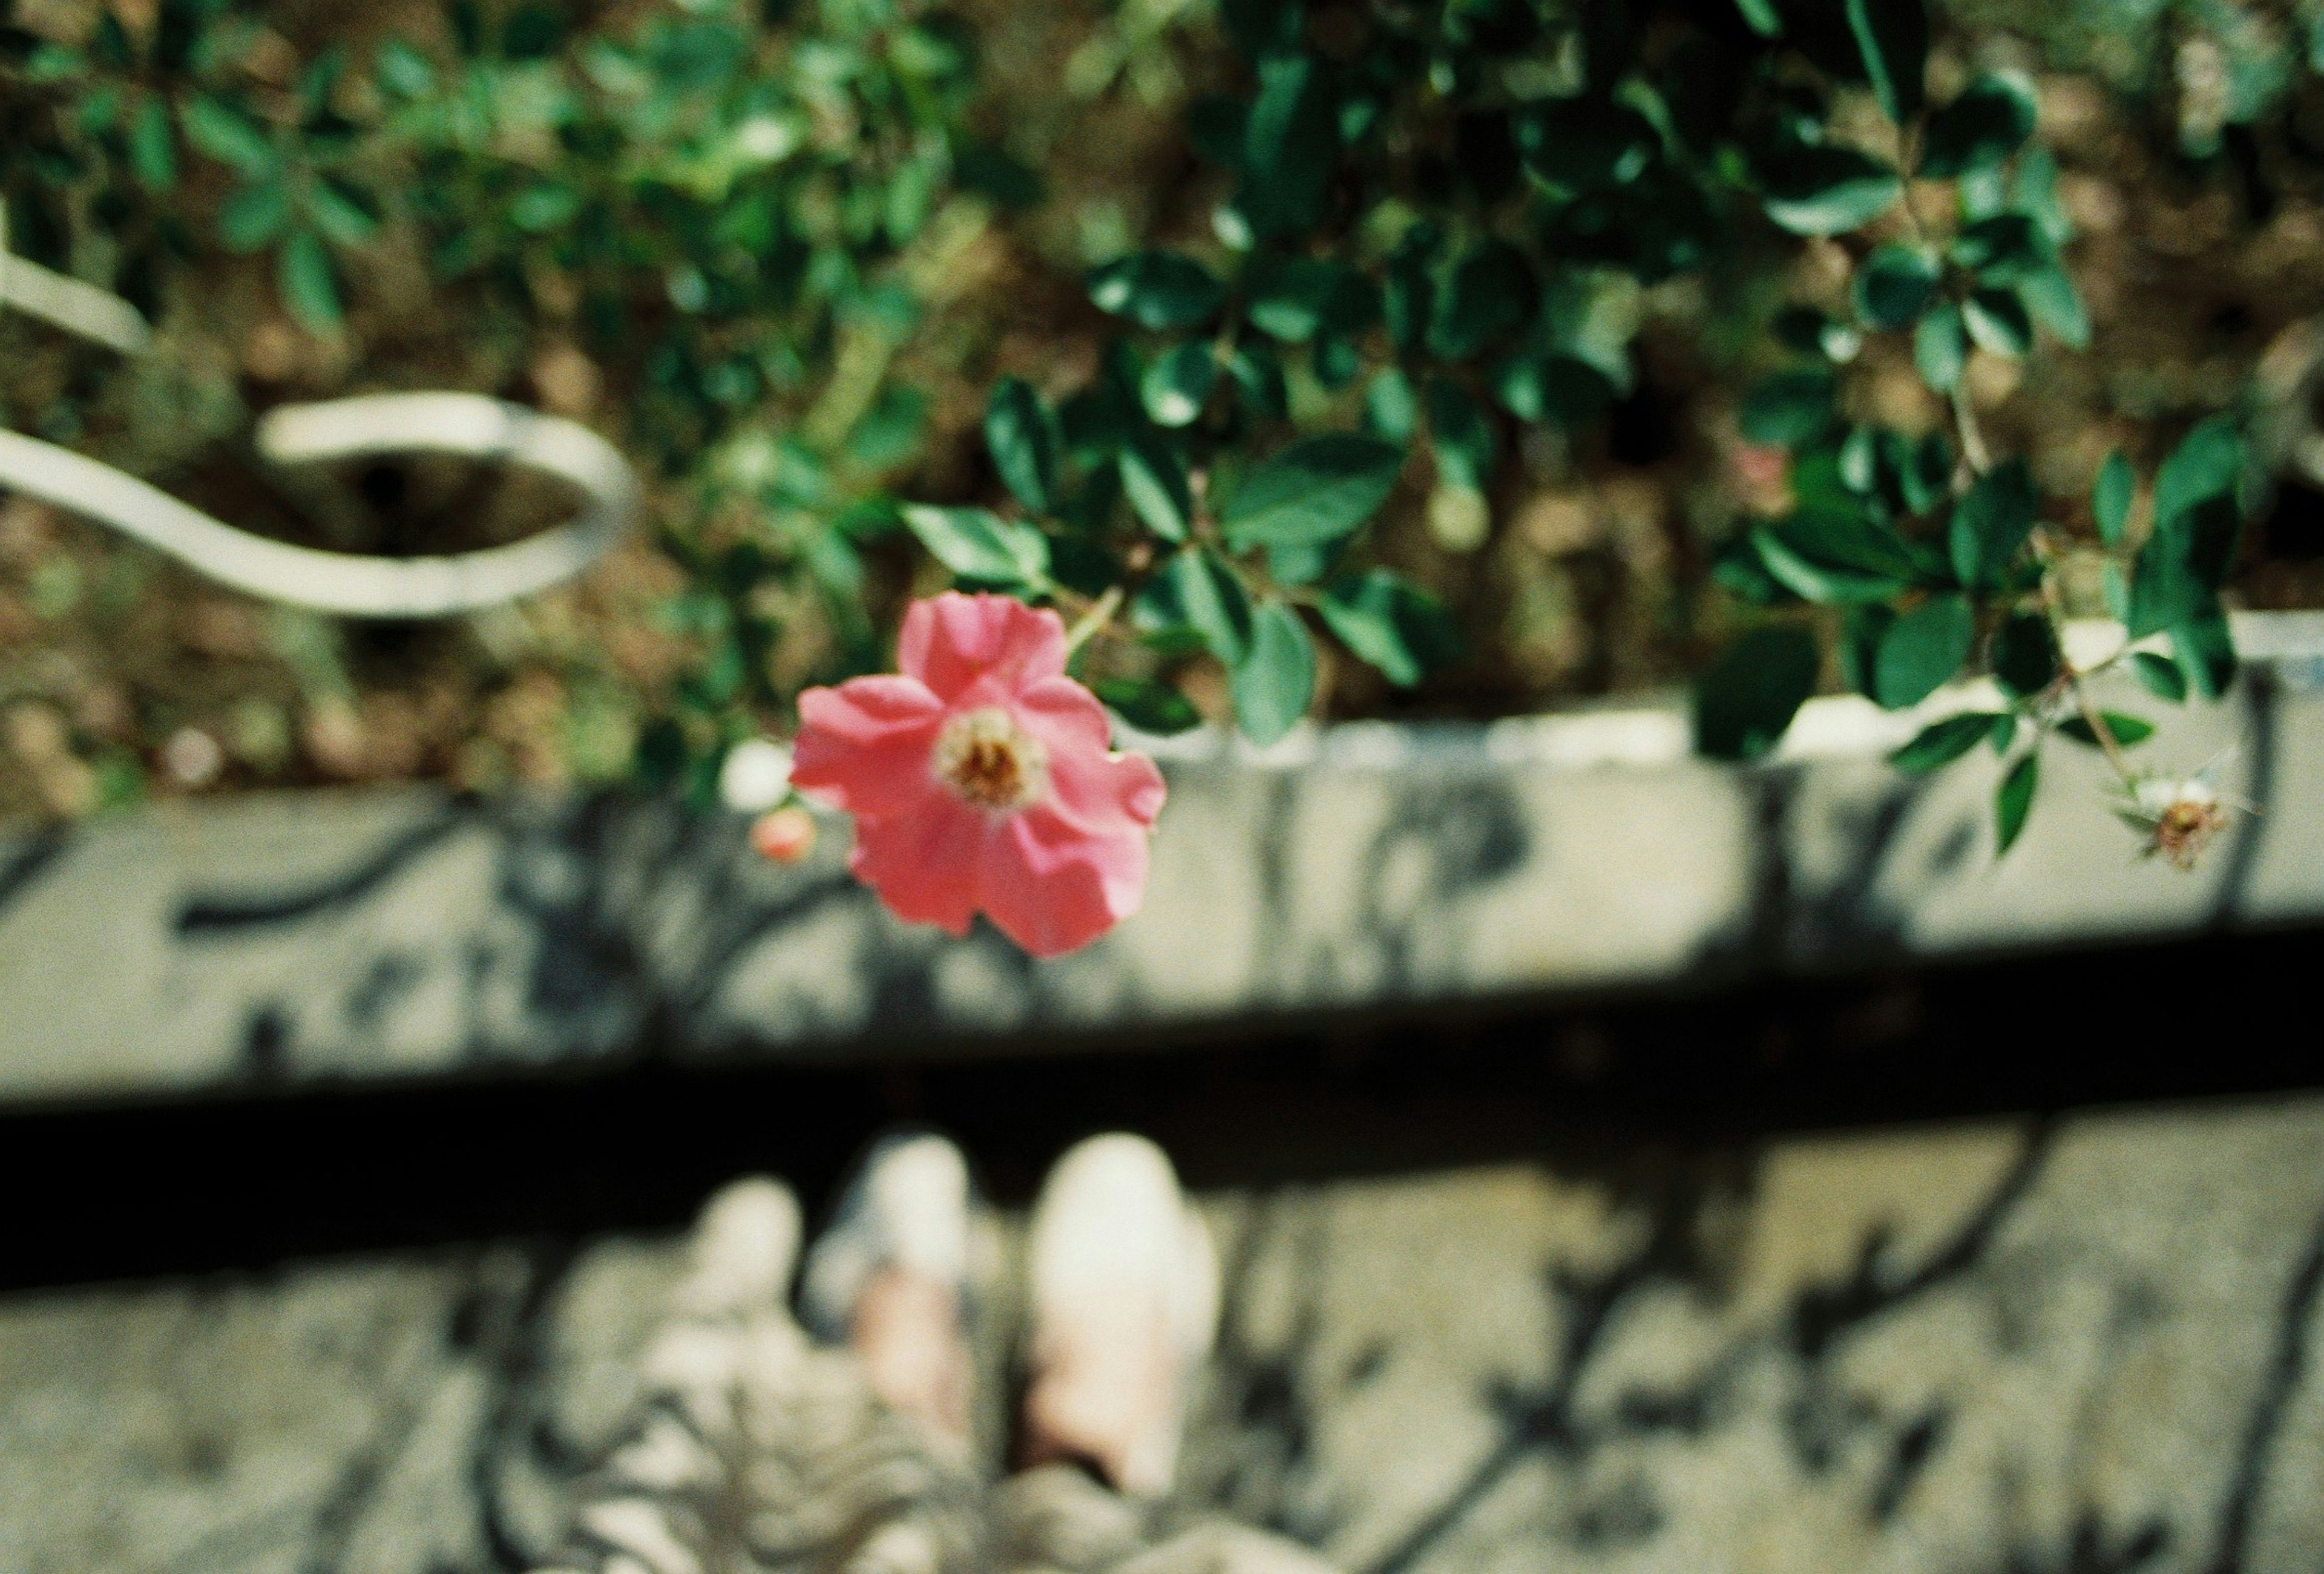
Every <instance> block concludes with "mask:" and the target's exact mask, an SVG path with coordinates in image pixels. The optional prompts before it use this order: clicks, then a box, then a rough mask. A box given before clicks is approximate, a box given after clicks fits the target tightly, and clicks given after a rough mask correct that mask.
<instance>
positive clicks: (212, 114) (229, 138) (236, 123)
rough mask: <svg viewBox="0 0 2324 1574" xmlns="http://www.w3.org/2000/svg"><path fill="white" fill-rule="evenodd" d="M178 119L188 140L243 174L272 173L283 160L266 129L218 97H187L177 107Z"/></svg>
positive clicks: (258, 174)
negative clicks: (229, 106)
mask: <svg viewBox="0 0 2324 1574" xmlns="http://www.w3.org/2000/svg"><path fill="white" fill-rule="evenodd" d="M178 121H179V124H180V125H181V126H182V127H184V129H185V133H186V140H187V141H188V142H189V143H192V144H193V145H194V146H195V147H196V148H198V149H199V150H200V151H201V152H205V153H207V154H208V155H209V156H210V157H211V158H213V159H216V160H217V161H218V162H220V163H222V164H227V165H231V166H232V167H233V168H235V169H236V170H241V171H242V172H243V173H244V175H249V176H260V175H268V174H272V172H273V171H274V170H275V169H276V167H277V166H278V165H279V164H280V162H281V161H280V160H279V159H277V158H276V156H275V152H274V144H273V143H272V141H270V140H269V139H268V137H267V135H266V133H264V132H263V131H261V130H259V129H258V127H257V126H255V125H254V124H251V123H250V121H248V120H247V119H245V118H244V116H243V115H240V114H238V113H237V112H235V110H232V109H229V108H227V107H226V106H225V105H224V104H221V103H219V102H218V101H217V99H215V98H211V97H195V98H189V99H188V100H187V101H186V104H185V106H184V107H183V108H181V109H180V110H179V111H178Z"/></svg>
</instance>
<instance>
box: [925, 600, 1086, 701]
mask: <svg viewBox="0 0 2324 1574" xmlns="http://www.w3.org/2000/svg"><path fill="white" fill-rule="evenodd" d="M896 658H897V665H899V666H900V667H902V668H903V669H904V670H905V671H906V672H908V673H909V674H910V675H911V676H912V677H917V678H918V679H919V680H920V681H921V682H922V683H925V684H927V686H928V687H929V688H930V689H931V690H932V691H934V693H935V694H936V696H937V697H938V698H939V699H942V700H944V701H945V703H946V704H954V703H956V702H958V701H959V700H960V699H961V698H962V696H963V694H964V691H965V690H966V689H967V688H968V687H969V686H970V685H972V684H973V683H975V682H976V680H977V679H978V678H980V677H982V678H988V679H991V680H992V681H993V682H995V683H997V684H998V685H999V686H1000V690H1001V692H1003V693H1008V694H1014V693H1016V692H1017V691H1019V690H1020V689H1022V688H1024V687H1025V686H1027V685H1028V684H1033V683H1037V682H1039V681H1040V680H1041V679H1042V678H1045V677H1056V676H1058V675H1059V674H1060V673H1062V672H1064V671H1065V620H1064V619H1062V618H1060V617H1058V616H1057V614H1056V613H1055V612H1049V611H1047V610H1045V609H1037V608H1034V607H1028V606H1027V605H1026V604H1025V603H1023V602H1020V601H1015V600H1012V599H1010V597H1008V596H1005V595H985V594H979V595H963V594H960V593H959V592H957V591H949V590H948V591H946V592H945V593H944V594H942V595H939V596H935V597H932V598H931V599H929V600H927V601H920V602H914V603H912V605H911V607H910V609H909V610H908V611H907V612H905V613H904V631H903V634H902V637H901V638H900V639H899V640H898V641H897V646H896Z"/></svg>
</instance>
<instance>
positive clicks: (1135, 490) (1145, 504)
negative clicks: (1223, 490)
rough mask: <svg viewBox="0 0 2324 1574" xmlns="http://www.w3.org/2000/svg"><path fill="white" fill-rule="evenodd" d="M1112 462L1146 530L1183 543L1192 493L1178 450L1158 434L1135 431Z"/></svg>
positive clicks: (1191, 513)
mask: <svg viewBox="0 0 2324 1574" xmlns="http://www.w3.org/2000/svg"><path fill="white" fill-rule="evenodd" d="M1115 462H1116V463H1117V464H1118V465H1120V470H1121V490H1122V492H1123V493H1124V494H1125V495H1126V496H1128V497H1129V499H1130V508H1131V509H1132V510H1134V511H1136V513H1137V515H1138V517H1139V519H1140V520H1144V521H1145V522H1146V528H1147V529H1149V530H1152V531H1153V532H1154V533H1155V534H1156V535H1157V536H1159V537H1161V538H1163V539H1164V540H1166V541H1183V540H1185V538H1186V529H1187V527H1188V526H1189V525H1190V524H1191V523H1192V522H1193V520H1194V488H1193V485H1192V483H1190V482H1189V481H1188V479H1187V475H1186V461H1185V459H1184V458H1182V457H1181V456H1179V453H1178V450H1177V449H1176V447H1174V446H1171V444H1170V443H1169V442H1168V440H1167V439H1166V438H1164V437H1162V436H1161V435H1160V434H1158V433H1157V432H1153V431H1150V430H1138V431H1133V432H1131V433H1130V436H1129V437H1127V438H1126V439H1125V440H1124V441H1123V443H1122V445H1121V447H1120V451H1119V453H1118V454H1117V455H1116V456H1115Z"/></svg>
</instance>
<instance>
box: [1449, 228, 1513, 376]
mask: <svg viewBox="0 0 2324 1574" xmlns="http://www.w3.org/2000/svg"><path fill="white" fill-rule="evenodd" d="M1535 295H1536V290H1535V284H1534V276H1533V268H1532V265H1531V264H1530V263H1528V262H1526V259H1525V254H1524V253H1521V252H1519V251H1518V250H1517V248H1516V247H1515V246H1512V245H1509V244H1506V243H1505V242H1500V241H1488V242H1486V243H1485V244H1482V245H1480V246H1478V247H1476V248H1475V249H1473V250H1471V252H1470V253H1468V254H1467V255H1465V256H1463V257H1462V259H1461V261H1460V263H1459V265H1458V266H1456V267H1455V268H1454V269H1453V270H1452V277H1451V278H1450V279H1449V280H1447V281H1446V282H1445V287H1444V292H1443V295H1442V296H1441V297H1439V298H1438V299H1437V302H1436V315H1435V317H1434V319H1432V320H1431V322H1430V323H1429V325H1428V348H1429V350H1430V352H1431V353H1432V354H1434V355H1436V356H1437V357H1438V358H1439V359H1440V360H1445V361H1459V360H1463V359H1465V358H1467V357H1468V356H1471V355H1473V354H1476V353H1477V352H1478V351H1480V350H1481V349H1485V348H1487V347H1489V346H1490V345H1494V344H1495V343H1497V342H1498V341H1499V340H1501V339H1502V338H1504V337H1505V336H1508V335H1509V334H1511V333H1514V332H1515V331H1516V330H1517V328H1518V327H1520V326H1521V325H1522V324H1523V323H1524V322H1525V321H1526V318H1529V317H1531V316H1532V315H1533V308H1534V301H1535Z"/></svg>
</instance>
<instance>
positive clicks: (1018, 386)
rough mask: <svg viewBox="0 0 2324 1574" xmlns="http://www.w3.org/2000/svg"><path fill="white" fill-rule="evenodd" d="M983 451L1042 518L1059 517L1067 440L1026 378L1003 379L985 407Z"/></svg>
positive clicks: (1017, 494) (1006, 482)
mask: <svg viewBox="0 0 2324 1574" xmlns="http://www.w3.org/2000/svg"><path fill="white" fill-rule="evenodd" d="M984 446H985V448H986V450H987V451H988V452H990V453H991V456H992V466H993V468H994V469H996V470H998V471H1000V472H1001V483H1002V484H1003V485H1005V486H1007V487H1008V488H1009V490H1010V492H1011V493H1012V494H1014V495H1015V497H1016V499H1017V501H1018V502H1021V503H1023V504H1024V505H1025V506H1026V507H1027V508H1028V509H1031V510H1032V511H1034V512H1035V513H1037V514H1046V513H1050V512H1053V511H1055V509H1056V487H1057V455H1058V451H1059V450H1060V449H1061V448H1063V447H1064V446H1065V442H1064V438H1063V437H1061V436H1060V434H1059V432H1058V429H1057V417H1056V412H1055V411H1054V410H1051V409H1050V408H1049V406H1048V404H1047V401H1045V400H1043V399H1042V398H1041V396H1040V395H1039V394H1037V393H1036V392H1034V391H1033V390H1032V388H1031V386H1030V385H1029V384H1028V383H1027V382H1025V381H1024V380H1023V379H1022V378H1019V377H1003V378H1002V379H1001V381H1000V382H997V383H995V384H994V385H993V389H992V397H991V400H989V401H987V403H986V405H985V407H984Z"/></svg>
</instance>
